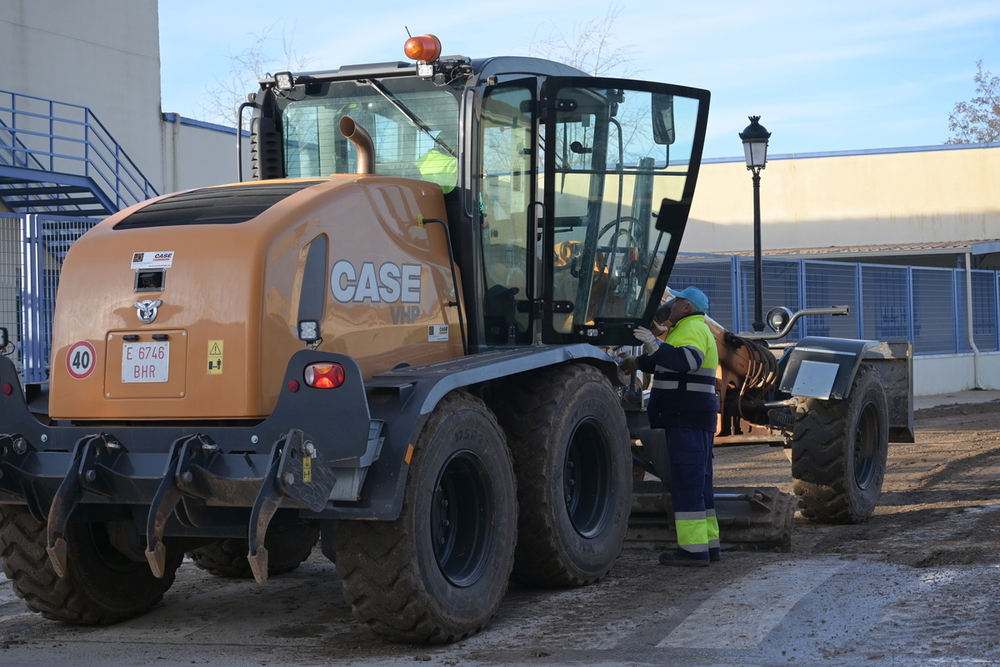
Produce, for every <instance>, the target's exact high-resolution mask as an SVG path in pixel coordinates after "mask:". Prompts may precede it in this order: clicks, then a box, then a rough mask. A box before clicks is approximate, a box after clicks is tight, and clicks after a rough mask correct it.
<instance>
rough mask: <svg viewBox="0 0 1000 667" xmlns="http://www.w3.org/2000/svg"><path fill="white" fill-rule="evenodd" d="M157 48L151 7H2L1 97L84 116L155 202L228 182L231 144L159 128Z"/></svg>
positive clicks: (54, 1)
mask: <svg viewBox="0 0 1000 667" xmlns="http://www.w3.org/2000/svg"><path fill="white" fill-rule="evenodd" d="M159 43H160V37H159V17H158V14H157V0H87V1H86V2H74V1H71V0H0V62H2V63H3V67H0V90H5V91H9V92H13V93H17V94H19V95H30V96H34V97H39V98H43V99H46V100H55V101H57V102H62V103H66V104H74V105H79V106H84V107H89V108H90V110H91V111H92V112H93V113H94V114H95V115H96V116H97V118H98V119H99V120H100V121H101V123H102V124H103V125H104V126H105V127H106V128H107V130H108V131H109V132H110V133H111V136H112V137H113V138H114V139H115V140H116V141H117V142H118V143H119V144H120V145H121V147H122V148H123V149H124V151H125V153H126V154H127V155H128V156H129V157H130V158H132V160H133V161H134V162H135V163H136V165H137V166H138V167H139V169H140V170H141V171H142V173H143V175H144V176H145V177H146V178H147V179H149V181H150V183H152V185H153V187H154V188H156V190H157V191H158V192H159V193H160V194H164V193H167V192H173V191H176V190H179V189H187V188H192V187H198V186H204V185H215V184H219V183H230V182H233V181H235V180H236V173H237V170H236V143H235V142H236V138H235V135H234V134H232V133H231V132H227V131H225V129H224V128H216V129H215V130H213V129H211V127H210V126H209V125H208V124H205V123H202V124H201V125H200V126H196V125H184V124H182V125H180V126H179V127H177V128H175V127H173V123H170V122H167V121H166V120H165V119H164V117H163V114H162V113H161V108H160V46H159ZM167 111H169V110H167ZM46 128H47V126H45V125H42V126H40V127H39V128H32V129H38V130H39V131H42V132H45V131H47V130H46ZM220 129H221V131H220Z"/></svg>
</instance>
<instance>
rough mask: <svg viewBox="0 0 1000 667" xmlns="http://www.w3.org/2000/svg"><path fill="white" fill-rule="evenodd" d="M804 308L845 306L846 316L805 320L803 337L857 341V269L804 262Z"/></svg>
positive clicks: (851, 266)
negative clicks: (846, 307)
mask: <svg viewBox="0 0 1000 667" xmlns="http://www.w3.org/2000/svg"><path fill="white" fill-rule="evenodd" d="M803 264H804V265H805V266H804V276H805V303H804V304H803V307H805V308H829V307H830V306H848V307H849V308H850V309H851V312H850V314H849V315H844V316H838V317H833V316H832V315H811V316H809V317H807V318H806V333H807V334H808V335H810V336H831V337H833V338H857V337H858V336H860V335H861V332H860V331H859V327H858V322H859V321H860V320H859V318H858V265H857V264H841V263H838V262H816V261H812V260H807V261H804V262H803Z"/></svg>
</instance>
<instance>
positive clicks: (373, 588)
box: [333, 392, 517, 644]
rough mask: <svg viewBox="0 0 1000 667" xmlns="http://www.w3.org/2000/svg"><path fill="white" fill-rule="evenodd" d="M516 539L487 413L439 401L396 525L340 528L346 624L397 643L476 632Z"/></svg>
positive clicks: (471, 403)
mask: <svg viewBox="0 0 1000 667" xmlns="http://www.w3.org/2000/svg"><path fill="white" fill-rule="evenodd" d="M516 538H517V504H516V491H515V488H514V472H513V468H512V465H511V460H510V453H509V452H508V450H507V447H506V444H505V442H504V437H503V431H502V430H501V429H500V427H499V426H498V425H497V422H496V418H495V417H494V416H493V413H492V412H490V410H489V409H488V408H487V407H486V406H485V405H484V404H483V403H482V401H480V400H479V399H477V398H474V397H472V396H471V395H469V394H467V393H465V392H452V393H451V394H448V395H447V396H445V397H444V398H443V399H442V400H441V402H440V403H439V404H438V405H437V407H436V408H435V409H434V412H432V413H431V415H430V417H429V418H428V419H427V423H426V424H425V425H424V427H423V429H422V431H421V433H420V437H419V438H418V439H417V442H416V444H415V447H414V453H413V458H412V460H411V461H410V467H409V470H408V472H407V477H406V491H405V494H404V497H403V507H402V510H401V512H400V515H399V518H398V519H396V520H395V521H341V522H340V523H339V524H338V525H337V529H336V530H335V531H334V533H333V540H334V543H335V549H336V553H337V572H338V573H339V574H340V576H341V578H342V579H343V590H344V599H345V600H347V602H348V603H349V604H350V605H351V608H352V610H353V611H354V616H355V617H356V618H357V619H359V620H360V621H362V622H364V623H366V624H367V625H368V626H369V627H370V628H371V629H372V630H374V631H375V632H376V633H378V634H380V635H382V636H384V637H386V638H387V639H390V640H392V641H398V642H409V643H436V644H441V643H448V642H453V641H456V640H459V639H463V638H465V637H467V636H469V635H471V634H473V633H475V632H478V631H479V630H480V629H481V628H482V627H483V626H484V625H485V624H486V622H487V621H489V619H490V618H491V617H492V616H493V614H494V613H496V610H497V608H498V607H499V606H500V601H501V599H502V598H503V596H504V593H506V591H507V582H508V579H509V577H510V571H511V567H512V565H513V560H514V543H515V540H516Z"/></svg>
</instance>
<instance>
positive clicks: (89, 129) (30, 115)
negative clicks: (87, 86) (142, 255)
mask: <svg viewBox="0 0 1000 667" xmlns="http://www.w3.org/2000/svg"><path fill="white" fill-rule="evenodd" d="M0 162H3V163H5V164H7V165H10V166H19V167H25V168H29V169H37V170H39V171H46V172H52V173H60V174H71V175H76V176H84V177H86V178H89V179H91V180H92V181H93V182H94V183H96V184H97V186H98V187H99V188H100V189H101V191H102V192H103V193H104V194H105V195H106V197H107V198H108V199H109V200H110V201H111V202H113V203H114V205H115V207H116V208H117V209H118V210H121V209H123V208H126V207H128V206H131V205H132V204H135V203H137V202H140V201H143V200H145V199H149V198H150V197H154V196H156V195H157V194H158V193H157V191H156V189H155V188H154V187H153V185H152V184H151V183H150V182H149V180H148V179H147V178H146V177H145V176H143V174H142V172H141V171H140V170H139V168H138V166H136V164H135V162H133V161H132V159H131V158H130V157H129V156H128V154H127V153H125V151H124V149H123V148H122V147H121V145H120V144H119V143H118V142H117V141H115V139H114V138H113V137H112V136H111V133H110V132H108V130H107V128H105V127H104V124H103V123H101V121H100V120H99V119H98V118H97V116H95V115H94V113H93V112H92V111H91V110H90V109H89V108H88V107H84V106H80V105H76V104H67V103H65V102H56V101H54V100H46V99H43V98H40V97H32V96H30V95H20V94H18V93H11V92H8V91H2V90H0ZM67 203H69V204H72V201H71V200H67Z"/></svg>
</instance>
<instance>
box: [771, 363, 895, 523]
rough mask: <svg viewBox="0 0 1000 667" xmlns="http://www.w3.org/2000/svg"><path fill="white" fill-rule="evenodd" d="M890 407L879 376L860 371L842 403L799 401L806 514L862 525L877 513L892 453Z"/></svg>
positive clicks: (797, 456)
mask: <svg viewBox="0 0 1000 667" xmlns="http://www.w3.org/2000/svg"><path fill="white" fill-rule="evenodd" d="M888 415H889V409H888V406H887V404H886V397H885V388H884V387H883V386H882V380H881V378H880V377H879V375H878V372H877V371H876V370H875V369H874V368H872V367H871V366H870V365H868V364H862V365H861V367H860V368H858V372H857V375H855V377H854V382H853V384H852V385H851V391H850V393H849V394H848V396H847V398H846V399H843V400H828V401H824V400H819V399H812V398H810V399H800V401H799V404H798V407H797V408H796V412H795V427H794V431H793V435H792V450H791V451H792V477H793V478H794V479H795V486H794V490H795V495H797V496H798V497H799V498H800V499H801V501H802V504H801V512H802V516H804V517H806V518H807V519H812V520H814V521H819V522H822V523H861V522H862V521H864V520H865V519H867V518H868V517H869V516H871V514H872V512H874V511H875V506H876V504H877V503H878V497H879V494H880V493H881V492H882V481H883V479H884V477H885V467H886V459H887V457H888V453H889V416H888Z"/></svg>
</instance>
